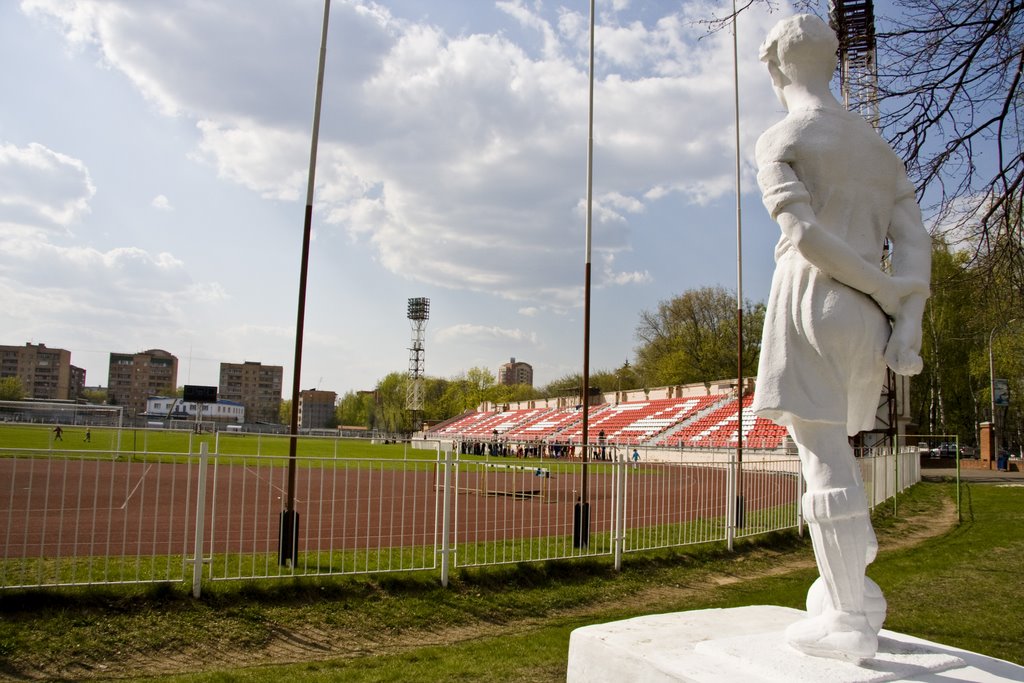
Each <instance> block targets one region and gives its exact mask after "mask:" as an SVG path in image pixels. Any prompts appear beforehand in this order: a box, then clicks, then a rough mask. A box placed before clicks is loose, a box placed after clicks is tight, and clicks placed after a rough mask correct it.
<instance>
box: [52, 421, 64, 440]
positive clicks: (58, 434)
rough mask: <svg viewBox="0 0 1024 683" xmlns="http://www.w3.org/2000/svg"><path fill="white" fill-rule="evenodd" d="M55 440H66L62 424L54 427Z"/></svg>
mask: <svg viewBox="0 0 1024 683" xmlns="http://www.w3.org/2000/svg"><path fill="white" fill-rule="evenodd" d="M53 440H54V441H63V440H64V430H63V429H61V427H60V425H57V426H56V427H54V428H53Z"/></svg>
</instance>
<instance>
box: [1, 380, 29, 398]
mask: <svg viewBox="0 0 1024 683" xmlns="http://www.w3.org/2000/svg"><path fill="white" fill-rule="evenodd" d="M23 398H25V387H24V386H22V384H21V380H20V379H18V378H17V377H3V378H0V401H20V400H21V399H23Z"/></svg>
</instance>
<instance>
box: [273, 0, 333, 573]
mask: <svg viewBox="0 0 1024 683" xmlns="http://www.w3.org/2000/svg"><path fill="white" fill-rule="evenodd" d="M330 13H331V0H324V20H323V26H322V28H321V32H320V61H319V64H318V66H317V74H316V98H315V101H314V104H313V133H312V141H311V143H310V150H309V178H308V181H307V183H306V212H305V217H304V220H303V226H302V264H301V268H300V270H299V304H298V311H297V314H296V318H295V364H294V368H293V376H292V415H291V426H290V435H291V436H290V438H289V439H288V498H287V502H286V507H285V510H284V512H283V513H281V528H280V553H279V558H278V561H279V563H280V564H282V565H284V564H288V563H291V565H292V566H294V565H295V560H296V558H297V556H298V535H299V534H298V531H299V514H298V512H296V510H295V471H296V462H295V461H296V451H297V446H298V434H299V386H300V380H301V377H302V332H303V326H304V324H305V319H306V281H307V275H308V272H309V241H310V234H311V233H312V226H313V184H314V180H315V177H316V150H317V142H318V140H319V137H320V103H321V101H322V99H323V90H324V63H325V62H326V60H327V24H328V19H329V17H330Z"/></svg>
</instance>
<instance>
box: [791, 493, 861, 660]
mask: <svg viewBox="0 0 1024 683" xmlns="http://www.w3.org/2000/svg"><path fill="white" fill-rule="evenodd" d="M803 508H804V519H806V520H807V526H808V529H809V531H810V533H811V541H812V543H813V544H814V557H815V560H816V561H817V563H818V573H819V574H821V577H822V578H823V579H824V580H825V584H826V586H827V587H828V591H829V595H830V597H831V598H832V605H833V607H832V608H830V609H826V610H824V611H823V612H822V613H821V614H819V615H817V616H814V617H810V618H807V619H804V620H802V621H799V622H797V623H795V624H792V625H791V626H790V627H789V628H787V629H786V641H787V642H788V643H789V644H790V645H791V646H793V647H794V648H796V649H797V650H800V651H801V652H805V653H807V654H810V655H815V656H818V657H831V658H833V659H843V660H847V661H853V662H859V661H861V660H864V659H869V658H871V657H873V656H874V655H875V652H876V651H877V650H878V636H877V635H876V633H875V630H874V628H872V627H871V624H870V623H868V619H867V616H866V615H865V612H864V568H865V567H866V566H867V558H868V556H869V536H872V535H873V534H869V529H870V528H871V527H870V520H869V519H868V511H867V504H866V503H865V501H864V495H863V493H862V492H861V491H860V490H857V489H853V490H851V489H826V490H824V491H811V492H808V493H806V494H804V498H803Z"/></svg>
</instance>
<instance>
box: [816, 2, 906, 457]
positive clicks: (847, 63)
mask: <svg viewBox="0 0 1024 683" xmlns="http://www.w3.org/2000/svg"><path fill="white" fill-rule="evenodd" d="M828 14H829V23H830V24H831V25H832V30H833V31H835V32H836V37H837V38H839V87H840V90H841V91H842V94H843V103H844V104H845V105H846V108H847V109H849V110H850V111H854V112H857V113H858V114H860V115H861V116H863V117H864V118H865V120H867V122H868V123H870V124H871V126H872V127H873V128H874V129H875V130H878V129H879V126H880V121H879V114H878V63H877V61H876V59H875V56H876V54H875V6H874V2H873V0H831V1H830V2H829V12H828ZM891 256H892V252H891V250H890V249H889V243H888V241H886V243H885V250H884V252H883V255H882V267H883V268H885V269H888V268H889V265H890V258H891ZM899 382H903V383H904V385H905V383H906V380H905V378H903V379H899V378H897V377H896V374H895V373H894V372H893V371H892V370H887V371H886V382H885V387H884V388H883V390H882V402H881V404H880V405H879V406H878V418H879V419H878V421H879V422H881V423H882V425H883V426H882V427H881V428H878V429H875V430H873V431H874V432H876V433H881V434H883V435H884V437H885V438H887V439H888V440H889V443H890V445H891V446H894V447H895V446H896V445H897V444H896V436H897V434H898V431H899V430H898V429H897V420H898V419H899V410H898V407H897V405H896V396H897V393H898V388H897V383H899Z"/></svg>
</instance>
